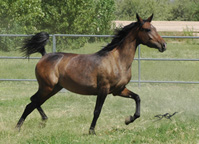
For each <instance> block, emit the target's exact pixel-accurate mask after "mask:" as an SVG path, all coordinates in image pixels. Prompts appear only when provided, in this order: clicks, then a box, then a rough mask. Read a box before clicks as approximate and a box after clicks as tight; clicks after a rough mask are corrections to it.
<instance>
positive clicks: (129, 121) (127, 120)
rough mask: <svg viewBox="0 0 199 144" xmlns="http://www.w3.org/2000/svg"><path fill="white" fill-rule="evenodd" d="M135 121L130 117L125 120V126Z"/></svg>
mask: <svg viewBox="0 0 199 144" xmlns="http://www.w3.org/2000/svg"><path fill="white" fill-rule="evenodd" d="M133 121H134V119H133V117H132V116H129V117H127V118H126V119H125V124H126V125H128V124H130V123H132V122H133Z"/></svg>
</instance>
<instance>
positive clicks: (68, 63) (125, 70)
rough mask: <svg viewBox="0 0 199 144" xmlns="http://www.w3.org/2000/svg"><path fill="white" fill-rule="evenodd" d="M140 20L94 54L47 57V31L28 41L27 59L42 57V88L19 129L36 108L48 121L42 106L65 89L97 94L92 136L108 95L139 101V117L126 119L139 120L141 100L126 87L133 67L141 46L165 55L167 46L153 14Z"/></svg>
mask: <svg viewBox="0 0 199 144" xmlns="http://www.w3.org/2000/svg"><path fill="white" fill-rule="evenodd" d="M136 17H137V22H134V23H131V24H129V25H127V26H125V27H124V28H122V29H121V30H119V31H118V32H117V34H116V35H115V36H114V37H113V39H112V41H111V43H109V44H108V45H107V46H106V47H104V48H103V49H102V50H100V51H98V52H96V53H94V54H72V53H62V52H59V53H49V54H47V53H46V51H45V48H44V47H45V45H46V43H47V41H48V39H49V35H48V34H47V33H45V32H41V33H38V34H36V35H35V36H33V37H32V38H31V39H30V40H26V41H25V45H24V46H23V47H22V48H21V50H22V52H25V55H26V56H27V57H29V56H30V55H31V54H33V53H36V52H39V53H41V54H42V58H41V59H40V61H39V62H38V63H37V65H36V69H35V71H36V72H35V73H36V78H37V81H38V84H39V89H38V91H37V92H36V93H35V94H34V95H33V96H32V97H31V102H30V103H29V104H28V105H27V106H26V108H25V110H24V112H23V114H22V116H21V118H20V120H19V122H18V123H17V126H16V127H17V128H18V129H19V130H20V128H21V126H22V124H23V122H24V120H25V119H26V117H27V116H28V115H29V114H30V113H31V112H32V111H33V110H34V109H35V108H36V109H37V110H38V111H39V113H40V114H41V117H42V120H47V116H46V114H45V113H44V111H43V110H42V108H41V105H42V104H43V103H44V102H45V101H46V100H47V99H49V98H50V97H51V96H53V95H54V94H56V93H57V92H58V91H60V90H61V89H62V88H66V89H67V90H69V91H71V92H74V93H78V94H82V95H97V100H96V105H95V109H94V117H93V120H92V123H91V126H90V129H89V133H90V134H95V130H94V129H95V125H96V122H97V119H98V117H99V115H100V112H101V109H102V106H103V104H104V101H105V99H106V97H107V95H108V94H113V95H114V96H121V97H125V98H130V99H134V100H135V103H136V111H135V114H134V115H133V116H129V117H127V118H126V120H125V123H126V124H129V123H132V122H133V121H134V120H136V119H137V118H139V117H140V98H139V96H138V95H137V94H135V93H133V92H132V91H130V90H128V89H127V88H126V85H127V84H128V83H129V81H130V80H131V65H132V62H133V60H134V56H135V53H136V49H137V46H138V45H139V44H144V45H147V46H149V47H152V48H156V49H158V50H159V51H160V52H164V51H165V50H166V43H165V41H164V40H163V39H162V37H161V36H160V35H159V34H158V33H157V31H156V29H155V27H154V26H153V25H152V24H151V21H152V18H153V15H152V16H150V17H149V18H148V19H146V20H143V19H142V18H141V17H139V15H138V14H136Z"/></svg>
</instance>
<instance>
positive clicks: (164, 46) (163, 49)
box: [159, 43, 167, 52]
mask: <svg viewBox="0 0 199 144" xmlns="http://www.w3.org/2000/svg"><path fill="white" fill-rule="evenodd" d="M166 49H167V44H166V43H162V45H161V48H159V51H160V52H164V51H165V50H166Z"/></svg>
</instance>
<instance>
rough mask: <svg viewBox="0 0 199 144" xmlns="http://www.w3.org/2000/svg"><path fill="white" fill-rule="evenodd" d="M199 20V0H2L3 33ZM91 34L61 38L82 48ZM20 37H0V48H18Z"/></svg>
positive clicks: (107, 30) (106, 29) (97, 30)
mask: <svg viewBox="0 0 199 144" xmlns="http://www.w3.org/2000/svg"><path fill="white" fill-rule="evenodd" d="M135 13H139V14H140V15H141V16H145V15H151V13H154V14H155V17H154V19H155V20H169V21H170V20H187V21H197V20H199V0H139V1H138V0H106V1H104V0H62V1H59V2H58V1H54V0H1V1H0V20H1V22H0V34H34V33H36V32H40V31H46V32H48V33H50V34H57V33H61V34H113V30H112V29H111V28H114V25H112V23H111V22H112V20H135ZM95 40H96V39H92V38H71V39H68V38H63V37H62V38H59V39H58V40H57V44H59V45H60V47H65V48H69V47H70V48H71V49H74V48H80V47H82V46H83V45H84V44H85V43H86V42H87V41H90V42H92V41H95ZM19 41H22V39H21V38H13V37H12V38H6V37H0V50H2V51H10V50H15V48H16V45H19V44H18V42H19Z"/></svg>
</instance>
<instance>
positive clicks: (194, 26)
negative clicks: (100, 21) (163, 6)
mask: <svg viewBox="0 0 199 144" xmlns="http://www.w3.org/2000/svg"><path fill="white" fill-rule="evenodd" d="M114 22H115V24H116V27H120V26H125V25H128V24H130V23H131V22H132V21H114ZM152 24H153V26H155V27H156V29H157V31H164V32H175V31H177V32H182V31H187V30H189V31H193V32H197V33H198V32H199V22H198V21H152Z"/></svg>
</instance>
